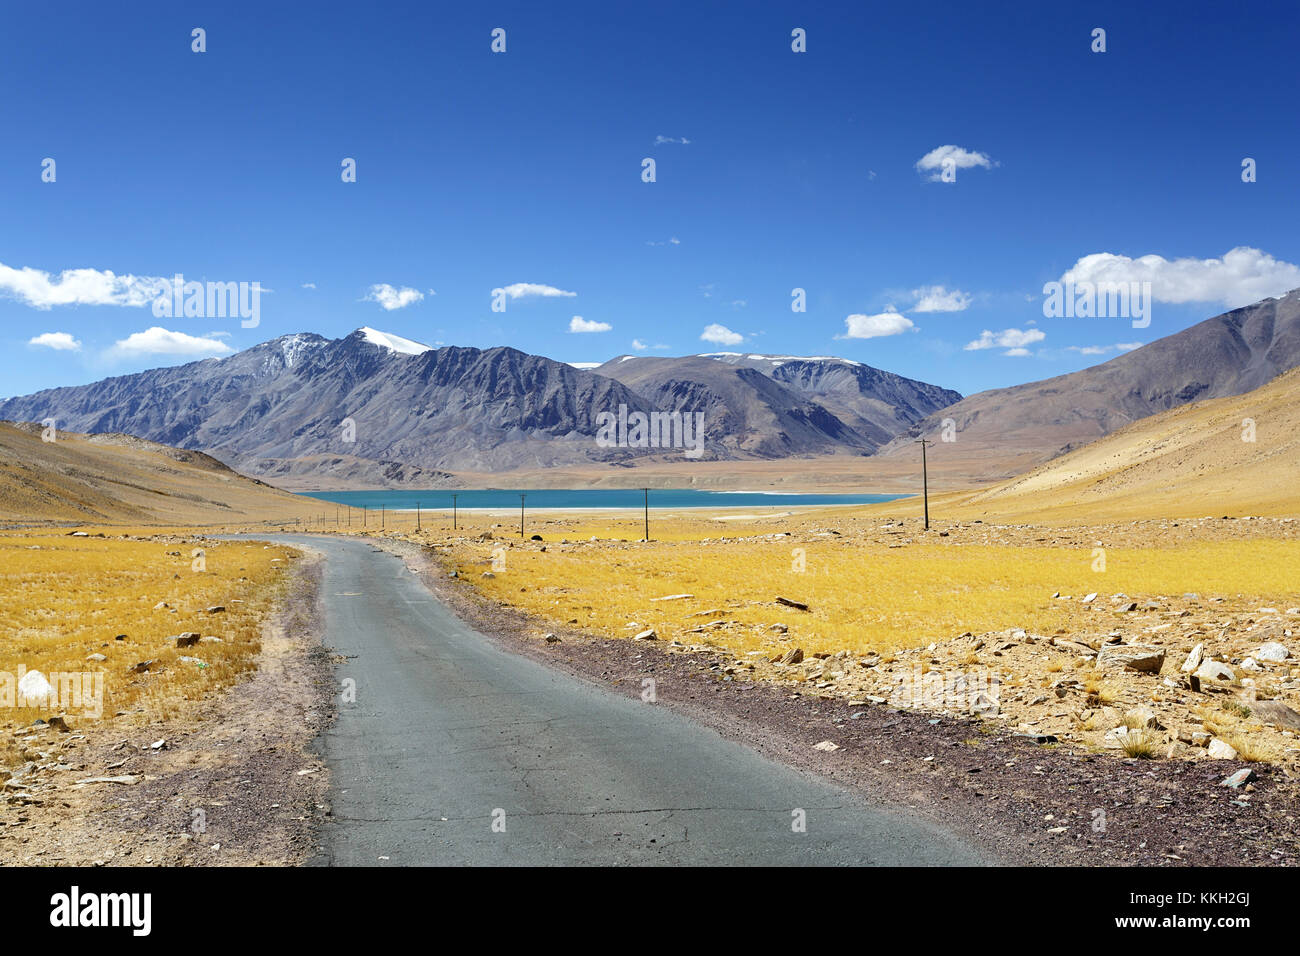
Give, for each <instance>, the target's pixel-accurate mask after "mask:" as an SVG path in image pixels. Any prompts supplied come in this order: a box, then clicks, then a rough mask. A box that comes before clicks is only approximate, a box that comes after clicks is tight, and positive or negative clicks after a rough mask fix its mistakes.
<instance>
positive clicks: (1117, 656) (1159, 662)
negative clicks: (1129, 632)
mask: <svg viewBox="0 0 1300 956" xmlns="http://www.w3.org/2000/svg"><path fill="white" fill-rule="evenodd" d="M1164 664H1165V651H1164V648H1162V647H1154V646H1152V645H1149V644H1108V645H1106V646H1104V647H1102V649H1101V650H1100V651H1099V652H1098V653H1097V666H1098V667H1100V668H1117V667H1122V668H1127V669H1128V670H1132V671H1140V672H1143V673H1148V674H1158V673H1160V668H1161V667H1163V666H1164Z"/></svg>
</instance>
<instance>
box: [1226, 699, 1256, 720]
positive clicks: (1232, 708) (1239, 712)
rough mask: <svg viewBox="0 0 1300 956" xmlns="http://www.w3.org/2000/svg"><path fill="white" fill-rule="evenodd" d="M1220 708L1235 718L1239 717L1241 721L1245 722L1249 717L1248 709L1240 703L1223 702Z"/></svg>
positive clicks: (1232, 701)
mask: <svg viewBox="0 0 1300 956" xmlns="http://www.w3.org/2000/svg"><path fill="white" fill-rule="evenodd" d="M1220 706H1221V707H1222V708H1223V709H1224V710H1226V711H1227V712H1228V713H1230V714H1232V715H1233V716H1235V717H1240V718H1241V719H1242V720H1245V719H1246V718H1247V717H1249V716H1250V708H1249V707H1247V706H1246V705H1245V704H1243V703H1241V702H1240V701H1237V700H1225V701H1223V703H1222V704H1221V705H1220Z"/></svg>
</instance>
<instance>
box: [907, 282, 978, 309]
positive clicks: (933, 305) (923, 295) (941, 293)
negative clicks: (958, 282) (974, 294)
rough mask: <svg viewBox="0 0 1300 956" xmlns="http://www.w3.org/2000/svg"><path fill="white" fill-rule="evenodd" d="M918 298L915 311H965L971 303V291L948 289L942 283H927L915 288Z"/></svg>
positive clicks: (914, 293) (915, 294)
mask: <svg viewBox="0 0 1300 956" xmlns="http://www.w3.org/2000/svg"><path fill="white" fill-rule="evenodd" d="M912 295H913V296H914V297H915V298H916V305H914V306H912V311H913V312H963V311H965V310H966V309H967V308H968V307H969V306H970V303H971V296H970V293H967V292H962V291H961V290H960V289H952V290H949V289H946V288H944V287H943V286H941V285H927V286H922V287H921V288H919V289H913V290H912Z"/></svg>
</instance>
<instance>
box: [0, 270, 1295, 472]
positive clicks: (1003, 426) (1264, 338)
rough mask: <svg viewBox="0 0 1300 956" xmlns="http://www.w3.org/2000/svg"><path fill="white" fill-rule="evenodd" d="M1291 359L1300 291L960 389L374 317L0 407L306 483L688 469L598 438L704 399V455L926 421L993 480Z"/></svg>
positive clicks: (1267, 373)
mask: <svg viewBox="0 0 1300 956" xmlns="http://www.w3.org/2000/svg"><path fill="white" fill-rule="evenodd" d="M1091 321H1104V320H1091ZM1296 366H1300V290H1296V291H1293V292H1291V293H1288V294H1287V295H1285V296H1282V297H1279V298H1276V299H1265V300H1263V301H1261V302H1257V303H1254V304H1253V305H1249V306H1246V307H1244V308H1240V309H1234V310H1232V311H1230V312H1226V313H1224V314H1222V315H1218V316H1215V317H1213V318H1210V319H1207V320H1205V321H1203V322H1201V323H1198V324H1197V325H1194V326H1191V327H1190V328H1187V329H1184V330H1183V331H1180V332H1177V333H1175V334H1173V335H1169V336H1166V337H1165V338H1162V339H1159V340H1157V341H1154V342H1151V343H1149V344H1147V345H1144V346H1142V347H1140V348H1136V349H1134V350H1132V351H1130V352H1127V353H1125V354H1122V355H1120V356H1118V357H1117V358H1114V359H1111V360H1110V361H1107V362H1103V363H1101V364H1099V365H1095V366H1092V367H1091V368H1086V369H1083V370H1081V371H1078V372H1072V373H1070V374H1068V375H1060V376H1056V377H1054V378H1049V379H1046V380H1043V381H1039V382H1030V383H1028V384H1024V385H1017V386H1013V387H1010V388H1001V389H993V390H990V391H986V392H981V393H979V394H976V395H972V396H969V397H965V398H963V397H962V396H961V395H960V394H959V393H957V392H954V391H951V390H949V389H945V388H942V387H940V386H938V385H932V384H927V383H925V382H920V381H916V380H913V379H909V378H905V377H903V376H900V375H895V374H893V373H890V372H886V371H882V370H880V369H876V368H872V367H871V366H868V365H864V364H862V363H859V362H855V361H851V360H848V359H843V358H836V357H833V356H815V357H800V356H773V355H758V354H749V353H739V352H714V353H706V354H702V355H688V356H683V357H678V358H669V357H650V356H635V355H622V356H618V357H616V358H614V359H611V360H610V361H608V362H606V363H604V364H602V365H600V366H598V367H595V368H586V367H582V368H579V367H574V366H572V365H568V364H566V363H563V362H557V361H554V360H552V359H549V358H545V357H542V356H537V355H528V354H526V353H524V352H520V351H518V350H517V349H512V348H506V347H497V348H490V349H476V348H464V347H456V346H447V347H442V348H432V347H430V346H427V345H423V344H421V343H419V342H415V341H412V340H410V339H406V338H403V337H400V336H396V335H391V334H388V333H384V332H379V331H377V330H375V329H370V328H361V329H358V330H357V331H355V332H353V333H352V334H351V335H348V336H346V337H345V338H342V339H333V340H331V339H327V338H324V337H323V336H320V335H316V334H314V333H299V334H293V335H286V336H281V337H280V338H277V339H273V340H271V341H269V342H264V343H262V344H260V345H257V346H254V347H252V348H250V349H247V350H245V351H243V352H239V353H237V354H235V355H232V356H229V357H226V358H219V359H206V360H204V361H201V362H194V363H190V364H188V365H182V366H177V367H173V368H164V369H154V370H151V371H146V372H140V373H137V374H133V375H125V376H119V377H116V378H109V379H105V380H103V381H100V382H96V383H94V384H91V385H85V386H78V387H71V388H58V389H50V390H46V391H43V392H38V393H36V394H33V395H29V396H25V397H20V398H12V399H8V400H5V401H0V419H6V420H12V421H19V422H40V421H43V420H45V419H48V418H54V419H55V420H56V421H57V424H58V427H59V428H60V429H66V430H71V431H74V432H85V433H101V432H109V433H126V434H130V435H136V436H139V437H141V438H145V439H149V440H151V441H155V442H160V443H163V444H166V445H171V446H177V447H180V448H186V449H194V450H201V451H204V452H207V453H208V454H211V455H212V456H214V457H215V458H217V459H219V460H220V461H222V462H224V463H226V464H228V465H230V466H231V467H232V468H236V469H237V470H239V471H241V472H243V473H245V474H250V475H256V476H259V477H263V478H266V479H267V480H270V481H273V482H280V483H284V484H286V485H293V486H296V487H318V488H324V487H331V486H334V487H340V486H345V487H395V486H406V487H446V486H451V485H455V484H457V483H458V481H459V479H458V477H457V476H458V474H460V473H473V474H476V475H478V476H483V475H488V476H492V475H496V474H504V473H509V472H525V471H532V472H534V473H535V472H537V471H538V470H539V469H541V470H545V469H556V468H572V467H579V468H581V467H587V466H594V467H596V468H598V469H604V471H605V472H606V473H610V472H612V471H617V470H618V468H619V466H622V467H632V466H634V465H638V464H646V463H650V462H660V463H662V462H674V463H678V462H680V463H682V464H683V465H685V466H687V467H689V462H688V461H687V459H685V458H683V456H682V451H681V449H675V448H638V447H618V446H616V445H615V446H612V445H611V443H610V442H608V441H601V440H598V437H599V436H600V435H601V424H602V419H603V418H604V417H605V416H624V417H626V418H627V419H629V420H633V419H635V417H636V416H637V413H640V414H642V415H645V416H647V417H649V416H651V415H653V414H654V413H656V412H659V413H663V412H667V413H673V412H682V413H702V414H703V423H704V434H705V441H704V454H703V455H702V456H701V458H702V460H704V461H714V462H741V461H745V462H763V461H769V462H775V461H788V460H791V459H796V460H797V459H810V460H815V459H819V458H823V457H824V456H828V455H838V456H846V455H847V456H850V457H851V458H852V459H853V460H860V461H862V462H863V467H862V473H863V474H864V475H866V474H869V473H870V470H871V463H872V462H873V461H874V462H879V463H881V464H882V465H883V464H884V463H885V462H886V461H887V460H888V459H890V458H895V457H898V456H901V455H904V454H906V455H915V453H916V449H915V445H914V441H915V439H916V438H917V437H926V438H930V439H932V440H934V441H935V442H936V445H937V446H938V447H936V448H935V449H934V451H933V452H932V454H933V455H934V456H936V457H943V456H945V454H946V455H947V457H951V458H953V459H954V461H955V460H957V459H958V458H960V459H961V461H962V467H963V468H964V469H965V470H966V471H967V472H969V473H970V477H981V476H982V477H984V478H989V477H1003V476H1006V475H1008V474H1011V473H1014V471H1017V470H1019V469H1020V468H1021V467H1024V466H1028V465H1033V464H1035V463H1041V462H1045V461H1048V460H1050V459H1053V458H1055V457H1057V456H1059V455H1062V454H1065V453H1067V452H1069V451H1071V450H1072V449H1075V448H1078V447H1079V446H1081V445H1084V444H1087V443H1089V442H1092V441H1095V440H1096V439H1098V438H1101V437H1103V436H1105V435H1108V434H1110V433H1111V432H1114V431H1116V430H1117V429H1120V428H1123V427H1125V426H1127V425H1130V424H1131V423H1133V422H1135V421H1138V420H1140V419H1143V418H1146V417H1148V416H1151V415H1155V414H1157V413H1160V412H1164V411H1168V410H1170V409H1173V408H1177V407H1179V406H1182V405H1185V404H1187V403H1189V402H1199V401H1204V400H1209V399H1215V398H1222V397H1226V396H1233V395H1241V394H1243V393H1246V392H1249V391H1251V390H1253V389H1256V388H1259V387H1260V386H1262V385H1264V384H1265V383H1267V382H1268V381H1270V380H1271V379H1273V378H1274V377H1276V376H1277V375H1278V374H1280V373H1282V372H1285V371H1287V370H1288V369H1291V368H1294V367H1296ZM949 442H955V443H956V444H955V445H952V444H947V443H949ZM945 445H947V447H944V446H945ZM841 460H847V459H841ZM1012 460H1014V461H1015V462H1016V468H1015V469H1011V470H1009V469H1008V468H1007V467H1005V466H1006V464H1007V463H1008V462H1009V461H1012ZM810 467H815V465H810Z"/></svg>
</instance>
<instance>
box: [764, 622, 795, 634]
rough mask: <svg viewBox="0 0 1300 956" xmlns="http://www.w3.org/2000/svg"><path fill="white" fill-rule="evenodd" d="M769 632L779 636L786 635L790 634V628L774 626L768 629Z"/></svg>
mask: <svg viewBox="0 0 1300 956" xmlns="http://www.w3.org/2000/svg"><path fill="white" fill-rule="evenodd" d="M768 630H769V631H776V633H778V634H786V633H788V632H789V630H790V626H789V625H788V624H773V625H772V626H771V627H769V628H768Z"/></svg>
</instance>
